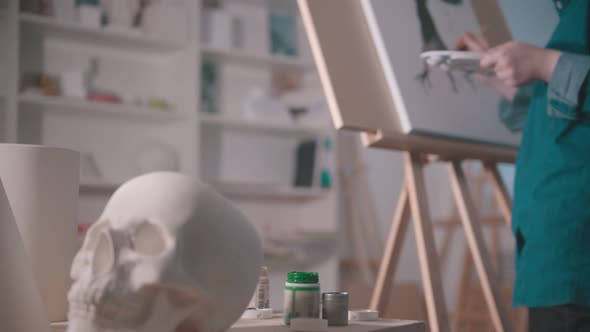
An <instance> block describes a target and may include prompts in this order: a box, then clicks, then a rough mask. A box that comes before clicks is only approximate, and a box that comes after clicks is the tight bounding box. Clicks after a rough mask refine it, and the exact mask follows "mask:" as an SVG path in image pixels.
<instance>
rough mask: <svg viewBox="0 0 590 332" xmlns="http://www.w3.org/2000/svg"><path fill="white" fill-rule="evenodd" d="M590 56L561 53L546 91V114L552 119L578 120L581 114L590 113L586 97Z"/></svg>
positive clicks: (589, 105) (589, 104)
mask: <svg viewBox="0 0 590 332" xmlns="http://www.w3.org/2000/svg"><path fill="white" fill-rule="evenodd" d="M589 71H590V56H588V55H580V54H573V53H563V55H561V57H560V58H559V60H558V61H557V65H556V66H555V69H554V70H553V74H552V75H551V79H550V80H549V85H548V89H547V100H548V105H547V114H549V115H550V116H553V117H557V118H562V119H567V120H580V118H581V117H582V116H583V114H582V112H583V111H584V112H590V100H587V99H588V98H586V95H587V94H588V91H587V85H588V84H587V83H588V72H589Z"/></svg>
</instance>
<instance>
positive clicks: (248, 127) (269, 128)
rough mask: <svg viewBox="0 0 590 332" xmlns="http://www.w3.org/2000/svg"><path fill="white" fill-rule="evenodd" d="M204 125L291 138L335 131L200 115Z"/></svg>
mask: <svg viewBox="0 0 590 332" xmlns="http://www.w3.org/2000/svg"><path fill="white" fill-rule="evenodd" d="M199 119H200V121H201V123H202V124H205V125H216V126H222V127H226V128H232V129H236V130H244V131H255V132H262V133H270V134H281V135H290V136H317V135H319V134H325V133H329V132H331V131H333V129H332V128H331V127H328V126H311V125H303V124H298V123H272V122H266V123H265V122H262V121H254V120H250V119H244V118H237V117H230V116H226V115H220V114H212V113H205V112H200V113H199Z"/></svg>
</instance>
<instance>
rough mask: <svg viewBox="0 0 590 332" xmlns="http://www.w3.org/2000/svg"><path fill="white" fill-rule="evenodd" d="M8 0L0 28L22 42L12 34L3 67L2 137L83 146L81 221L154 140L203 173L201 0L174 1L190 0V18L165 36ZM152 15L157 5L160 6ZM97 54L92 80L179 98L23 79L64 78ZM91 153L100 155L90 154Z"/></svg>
mask: <svg viewBox="0 0 590 332" xmlns="http://www.w3.org/2000/svg"><path fill="white" fill-rule="evenodd" d="M9 1H10V2H11V3H10V5H9V6H8V8H9V9H10V14H9V20H6V22H9V24H8V25H7V26H6V25H3V26H2V28H3V29H1V30H0V35H2V33H4V34H7V33H10V34H9V36H10V37H15V38H16V43H14V44H10V43H12V42H13V41H11V40H10V39H9V45H8V46H7V49H8V50H10V51H14V52H15V55H14V56H11V57H10V58H9V61H8V62H7V63H6V64H1V65H3V67H0V69H6V70H0V72H2V73H3V75H2V77H0V83H3V84H0V94H1V93H4V91H2V87H3V86H6V87H8V89H7V90H8V91H7V93H6V94H7V96H6V102H5V103H4V104H6V105H8V106H4V107H3V106H0V141H7V142H19V143H28V144H42V145H51V146H59V147H64V148H70V149H73V150H77V151H80V152H81V153H82V155H83V156H84V157H83V158H82V163H81V165H83V168H84V167H86V169H85V170H83V171H82V172H81V175H82V179H81V184H80V206H79V211H80V212H79V213H80V214H79V220H80V221H83V222H91V221H93V220H96V218H97V217H98V215H99V213H100V211H101V210H102V208H103V207H104V204H105V203H106V200H107V199H108V198H109V197H110V195H111V193H112V192H113V191H114V190H115V189H116V188H117V187H119V185H121V184H122V183H123V182H124V181H126V180H128V179H129V178H132V177H134V176H137V175H139V174H140V173H141V172H142V171H141V169H142V168H141V166H140V163H139V158H140V154H141V151H142V149H146V148H149V147H150V146H151V145H156V146H166V147H170V148H171V149H172V151H173V152H174V153H175V154H176V155H177V157H178V161H179V171H180V172H183V173H187V174H190V175H194V176H196V175H198V174H199V166H200V164H199V160H198V158H199V155H198V151H199V138H200V136H199V129H200V126H199V122H198V119H197V114H196V112H195V109H196V108H197V105H198V102H197V101H198V91H199V82H200V81H199V77H198V72H199V63H200V56H201V53H200V51H199V49H198V43H199V24H198V22H199V19H198V17H199V13H200V8H201V6H200V2H199V1H194V0H177V1H174V4H170V5H172V6H182V12H183V13H186V15H185V16H182V17H178V21H180V22H184V23H185V24H186V36H181V35H173V36H172V35H171V36H170V37H166V38H159V37H154V36H152V35H147V34H146V33H144V32H143V30H141V29H137V30H133V31H132V30H114V29H111V28H109V27H103V28H91V27H87V26H83V25H81V24H79V23H77V22H69V21H68V22H65V21H61V20H60V19H57V18H55V17H47V16H42V15H38V14H32V13H22V12H21V13H19V12H18V8H19V6H18V1H17V0H9ZM151 15H158V12H157V10H154V11H152V14H151ZM152 17H153V16H152ZM3 24H6V23H3ZM7 28H9V29H7ZM2 36H3V37H4V35H2ZM180 40H182V42H179V41H180ZM0 59H2V58H0ZM90 63H92V64H93V65H92V68H93V75H92V86H93V88H96V89H98V90H100V91H111V92H113V93H115V94H118V95H120V96H126V97H130V98H132V99H134V100H135V99H137V100H149V99H152V98H154V99H164V100H166V101H168V102H169V103H170V104H171V105H172V107H171V108H170V109H159V108H154V107H150V106H147V105H141V106H140V105H134V104H118V103H108V102H97V101H89V100H86V99H81V98H80V99H77V98H68V97H63V96H46V95H42V94H41V93H39V94H37V93H33V92H22V91H29V90H28V89H23V88H24V87H23V83H22V82H21V79H22V78H23V76H24V74H27V75H28V76H27V77H34V76H33V75H39V74H46V75H49V76H51V77H58V78H59V75H60V73H63V72H65V71H67V70H70V69H74V70H80V68H88V66H89V64H90ZM4 66H5V67H4ZM5 82H6V83H5ZM1 120H5V121H6V124H4V123H2V121H1ZM87 159H88V160H93V163H94V165H89V164H88V162H84V161H85V160H87ZM95 173H96V174H95ZM87 174H94V175H93V176H92V177H91V178H92V179H94V180H89V179H88V178H84V177H85V176H86V175H87ZM89 178H90V177H89Z"/></svg>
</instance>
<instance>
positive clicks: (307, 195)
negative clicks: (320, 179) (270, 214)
mask: <svg viewBox="0 0 590 332" xmlns="http://www.w3.org/2000/svg"><path fill="white" fill-rule="evenodd" d="M212 185H213V187H214V188H215V189H217V190H218V191H219V192H220V193H221V194H223V195H226V196H228V197H230V198H232V197H233V198H235V197H246V198H258V199H273V200H274V199H294V200H304V199H314V198H319V197H322V196H325V195H327V194H329V193H330V191H329V190H327V189H321V188H295V187H292V186H281V185H272V184H257V183H213V184H212Z"/></svg>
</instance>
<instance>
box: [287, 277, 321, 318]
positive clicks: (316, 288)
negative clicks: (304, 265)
mask: <svg viewBox="0 0 590 332" xmlns="http://www.w3.org/2000/svg"><path fill="white" fill-rule="evenodd" d="M320 294H321V293H320V284H319V276H318V273H317V272H289V273H288V274H287V282H286V283H285V305H284V314H285V317H284V320H285V325H287V326H288V325H290V324H291V319H292V318H320Z"/></svg>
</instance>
